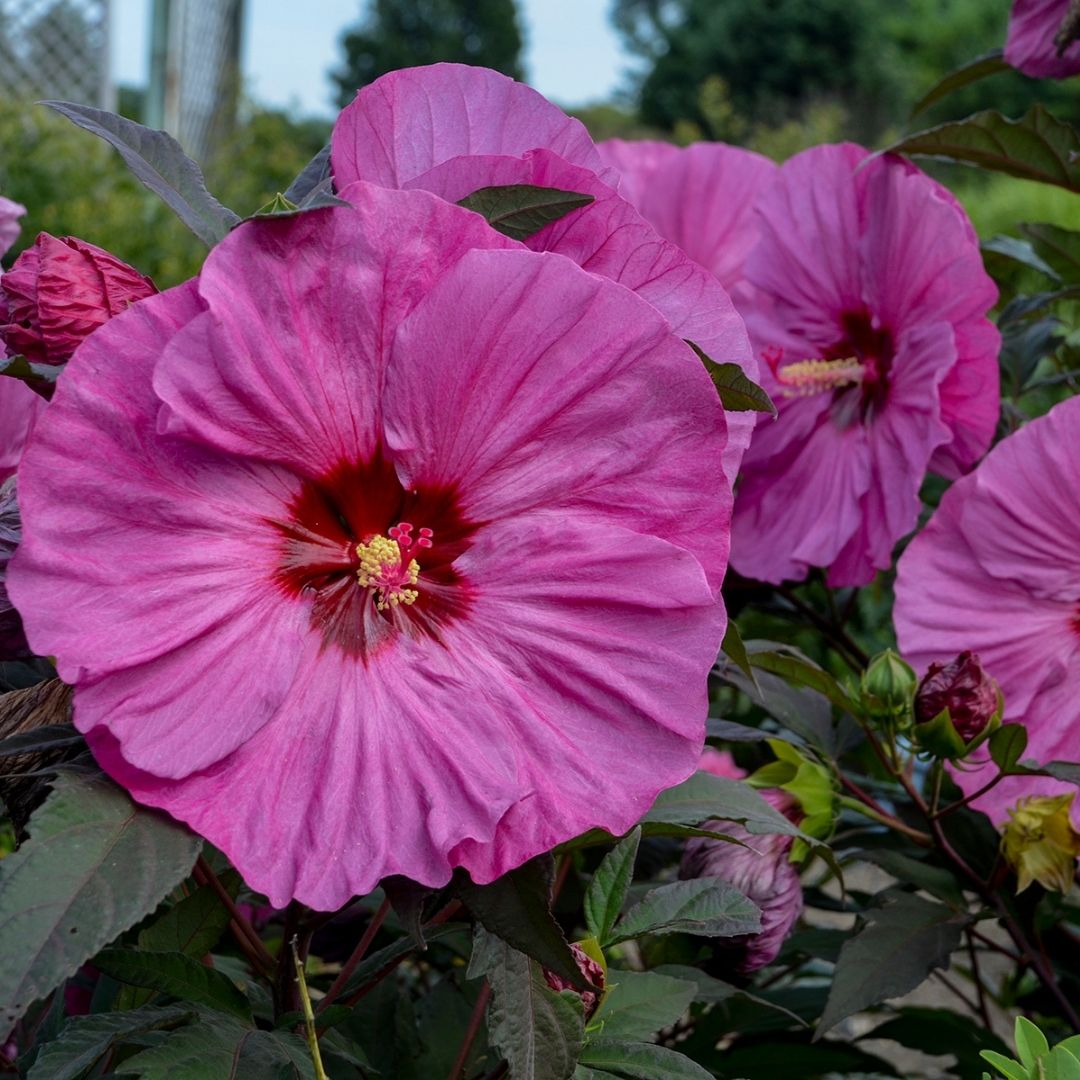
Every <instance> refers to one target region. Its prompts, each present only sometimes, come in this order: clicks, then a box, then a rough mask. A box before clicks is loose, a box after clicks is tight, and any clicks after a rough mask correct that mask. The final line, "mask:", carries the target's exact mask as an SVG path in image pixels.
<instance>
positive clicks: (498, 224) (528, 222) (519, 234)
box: [458, 184, 593, 240]
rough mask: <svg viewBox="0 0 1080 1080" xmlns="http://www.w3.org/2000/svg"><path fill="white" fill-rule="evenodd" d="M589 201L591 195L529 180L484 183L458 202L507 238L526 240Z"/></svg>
mask: <svg viewBox="0 0 1080 1080" xmlns="http://www.w3.org/2000/svg"><path fill="white" fill-rule="evenodd" d="M591 202H593V196H592V195H583V194H582V193H581V192H578V191H560V190H559V189H558V188H545V187H536V186H535V185H533V184H507V185H505V186H501V187H485V188H480V189H479V190H478V191H474V192H473V193H472V194H471V195H466V196H465V198H464V199H462V200H461V201H460V202H459V203H458V206H464V207H465V209H466V210H472V211H474V212H475V213H477V214H480V215H481V216H483V217H484V218H486V219H487V222H488V224H489V225H490V226H491V227H492V228H493V229H495V230H497V231H498V232H501V233H502V234H503V235H504V236H509V237H510V239H511V240H528V239H529V237H530V236H533V235H535V234H536V233H538V232H539V231H540V230H541V229H543V228H545V227H546V226H548V225H550V224H551V223H552V222H553V221H558V220H559V219H560V218H564V217H566V215H567V214H569V213H571V212H572V211H574V210H580V209H581V208H582V207H583V206H588V205H589V203H591Z"/></svg>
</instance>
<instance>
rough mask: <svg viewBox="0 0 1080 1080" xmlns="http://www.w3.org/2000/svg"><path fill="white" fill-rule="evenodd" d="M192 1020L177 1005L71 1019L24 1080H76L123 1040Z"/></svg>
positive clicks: (47, 1044) (189, 1015)
mask: <svg viewBox="0 0 1080 1080" xmlns="http://www.w3.org/2000/svg"><path fill="white" fill-rule="evenodd" d="M195 1016H196V1013H195V1012H194V1011H193V1010H191V1009H185V1008H184V1007H183V1006H180V1005H172V1006H170V1007H169V1008H166V1009H153V1008H147V1009H136V1010H135V1011H134V1012H117V1013H99V1014H98V1015H96V1016H74V1017H72V1018H71V1019H70V1020H69V1021H68V1022H67V1023H66V1024H65V1025H64V1029H63V1030H62V1031H61V1032H60V1035H59V1036H58V1037H57V1038H56V1039H54V1040H53V1041H52V1042H50V1043H46V1044H45V1046H44V1047H43V1048H42V1050H41V1053H40V1054H38V1056H37V1060H36V1061H35V1062H34V1065H33V1068H31V1069H30V1072H29V1073H28V1074H27V1080H78V1078H79V1077H81V1076H82V1075H83V1074H84V1073H85V1072H86V1070H88V1069H91V1068H93V1066H95V1065H96V1064H97V1063H98V1062H99V1061H100V1060H101V1059H102V1058H103V1057H105V1055H106V1054H108V1053H109V1052H110V1051H111V1050H112V1049H113V1048H114V1047H115V1046H117V1045H118V1044H119V1043H122V1042H124V1041H125V1040H126V1039H130V1038H132V1037H133V1036H136V1035H144V1034H146V1033H147V1032H148V1031H161V1030H162V1029H169V1028H175V1027H179V1026H180V1025H181V1024H185V1023H187V1022H188V1021H190V1020H194V1019H195Z"/></svg>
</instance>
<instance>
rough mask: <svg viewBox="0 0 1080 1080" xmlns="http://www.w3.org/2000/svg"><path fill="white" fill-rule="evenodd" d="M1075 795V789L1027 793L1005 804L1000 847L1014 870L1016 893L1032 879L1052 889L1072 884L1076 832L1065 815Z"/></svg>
mask: <svg viewBox="0 0 1080 1080" xmlns="http://www.w3.org/2000/svg"><path fill="white" fill-rule="evenodd" d="M1075 799H1076V792H1075V791H1071V792H1069V794H1068V795H1055V796H1052V797H1050V796H1043V797H1039V796H1034V795H1028V796H1025V797H1024V798H1022V799H1021V800H1020V801H1019V802H1018V803H1017V804H1016V806H1014V807H1010V808H1009V817H1008V820H1007V821H1006V822H1005V828H1004V830H1003V831H1002V837H1001V850H1002V853H1003V854H1004V856H1005V859H1006V861H1007V862H1008V864H1009V865H1010V866H1011V867H1012V868H1013V870H1014V871H1016V891H1017V892H1018V893H1022V892H1023V891H1024V890H1025V889H1026V888H1027V887H1028V886H1029V885H1030V884H1031V883H1032V882H1033V881H1037V882H1038V883H1039V884H1040V885H1042V887H1043V888H1044V889H1050V890H1051V891H1053V892H1059V893H1068V892H1069V890H1070V889H1071V888H1072V884H1073V877H1074V875H1075V874H1076V858H1077V856H1078V855H1080V832H1077V831H1076V829H1074V828H1073V824H1072V821H1071V820H1070V815H1069V811H1070V809H1071V807H1072V805H1073V802H1074V800H1075Z"/></svg>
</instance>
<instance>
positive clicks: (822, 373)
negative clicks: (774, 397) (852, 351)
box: [775, 356, 866, 397]
mask: <svg viewBox="0 0 1080 1080" xmlns="http://www.w3.org/2000/svg"><path fill="white" fill-rule="evenodd" d="M775 372H776V379H777V382H779V383H780V386H781V388H782V389H781V391H780V392H781V393H782V394H783V395H784V397H807V396H809V395H810V394H820V393H822V392H823V391H825V390H839V389H840V388H841V387H844V386H855V385H857V384H858V383H861V382H862V381H863V379H864V378H865V376H866V368H865V366H864V365H863V363H862V361H860V360H858V359H856V358H855V357H854V356H849V357H846V358H845V359H843V360H799V361H797V362H796V363H794V364H787V365H785V366H784V367H777V368H776V369H775Z"/></svg>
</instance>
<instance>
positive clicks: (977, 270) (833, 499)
mask: <svg viewBox="0 0 1080 1080" xmlns="http://www.w3.org/2000/svg"><path fill="white" fill-rule="evenodd" d="M869 157H870V155H869V152H868V151H866V150H863V149H861V148H860V147H858V146H853V145H850V144H844V145H838V146H819V147H814V148H813V149H811V150H807V151H804V152H803V153H801V154H798V155H796V156H795V157H793V158H792V159H791V160H790V161H788V162H787V163H786V164H785V165H783V166H782V167H781V168H780V169H779V171H778V172H777V173H776V176H775V177H774V179H773V180H772V182H771V183H770V184H769V185H768V186H767V187H766V189H765V191H764V192H763V193H762V195H761V197H760V199H759V200H758V202H757V212H758V215H759V226H760V229H761V235H760V239H759V240H758V242H757V244H756V246H755V247H754V249H753V251H752V252H751V254H750V256H749V258H748V260H747V263H746V281H747V284H748V286H750V287H751V288H750V292H749V293H748V299H747V302H746V303H745V306H743V307H742V311H743V314H744V316H745V317H746V320H747V326H748V328H749V330H750V336H751V340H752V341H753V343H754V346H755V348H757V349H758V350H759V353H760V355H761V356H762V357H763V359H764V360H765V361H766V364H765V365H764V368H767V369H768V370H765V369H764V368H763V370H762V381H763V382H764V384H765V385H766V386H767V387H768V389H769V390H770V391H771V393H772V395H773V400H774V401H776V403H777V405H778V406H779V410H780V415H779V418H778V419H777V420H776V422H775V423H773V422H764V423H759V424H758V427H757V430H756V431H755V433H754V441H753V443H752V445H751V447H750V450H749V452H748V453H747V455H746V458H745V459H744V463H743V474H742V476H743V479H742V487H741V488H740V489H739V493H738V497H737V500H736V512H735V521H734V526H733V535H732V555H731V562H732V565H733V566H734V567H735V569H736V570H738V571H739V572H740V573H742V574H745V575H747V576H748V577H754V578H757V579H759V580H761V581H769V582H780V581H784V580H786V579H789V580H801V579H802V578H804V577H805V576H806V575H807V573H808V571H809V569H810V568H811V567H814V566H819V567H827V568H828V570H829V582H830V584H831V585H834V586H837V585H862V584H865V583H866V582H868V581H870V580H871V579H872V578H873V576H874V573H875V571H877V570H879V569H882V568H884V567H887V566H888V565H889V563H890V560H891V557H892V550H893V545H894V544H895V543H896V542H897V541H898V540H899V539H900V538H901V537H902V536H903V535H904V534H905V533H907V532H909V531H910V530H911V529H912V528H913V527H914V525H915V522H916V520H917V518H918V513H919V505H920V504H919V487H920V485H921V484H922V482H923V478H924V477H925V475H926V472H927V470H928V469H933V470H935V471H937V472H939V473H941V474H943V475H945V476H950V477H951V476H957V475H959V473H960V472H962V471H963V470H965V469H967V468H970V467H971V465H973V464H974V463H975V462H976V461H977V460H978V458H979V457H980V456H981V455H982V454H983V453H985V451H986V448H987V447H988V446H989V444H990V439H991V437H992V435H993V431H994V426H995V424H996V422H997V416H998V407H999V391H998V366H997V351H998V344H999V335H998V332H997V329H996V327H995V326H994V325H993V323H991V322H990V320H989V319H987V318H986V312H987V310H988V309H989V308H990V306H991V305H992V304H993V303H994V300H995V298H996V296H997V290H996V289H995V287H994V284H993V282H992V281H991V280H990V278H989V277H988V276H987V274H986V272H985V271H984V269H983V265H982V260H981V258H980V255H979V244H978V239H977V237H976V236H975V232H974V230H973V229H972V227H971V223H970V222H969V221H968V219H967V217H966V216H965V215H964V212H963V211H962V210H961V209H960V207H959V205H958V204H957V202H956V200H955V199H954V198H953V197H952V196H951V195H950V194H949V193H948V192H947V191H946V190H945V189H944V188H942V187H941V186H940V185H939V184H937V183H935V182H934V181H932V180H931V179H930V178H929V177H928V176H926V175H924V174H923V173H921V172H920V171H919V170H918V169H916V168H915V167H914V166H912V165H910V164H909V163H907V162H905V161H903V160H901V159H899V158H895V157H877V158H873V159H871V160H867V159H868V158H869ZM953 652H954V653H955V652H956V650H955V649H954V650H953Z"/></svg>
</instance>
